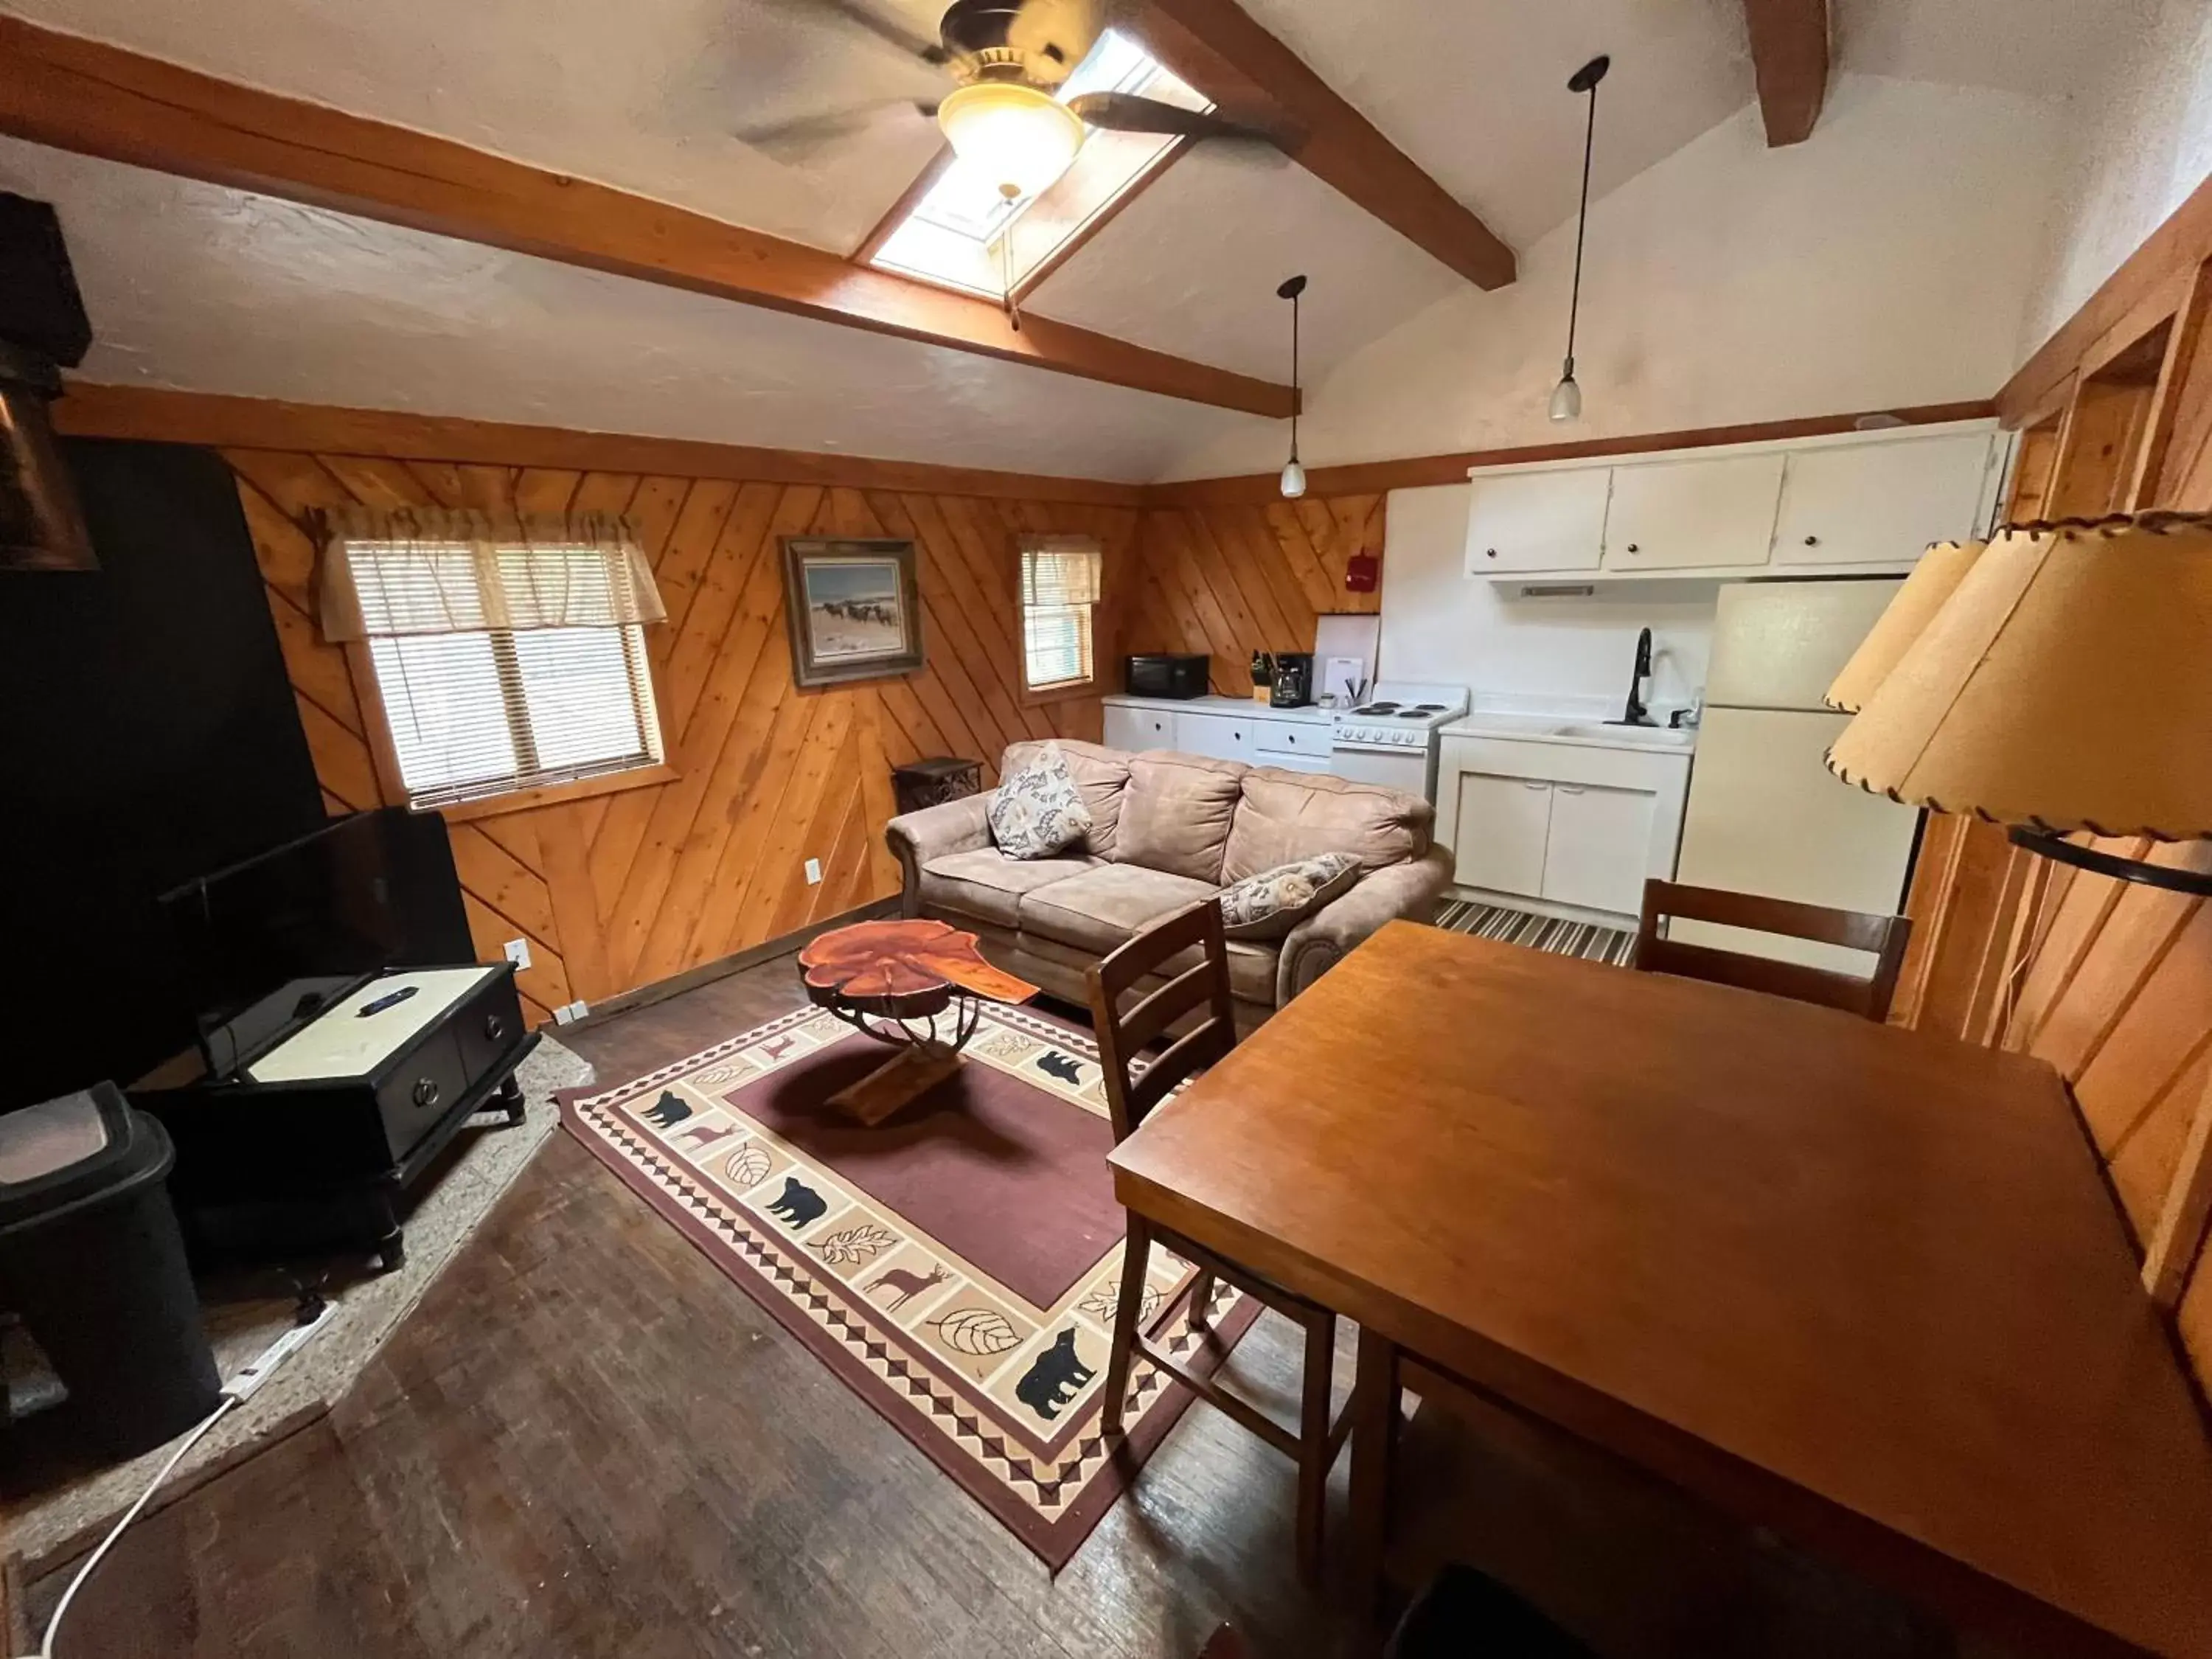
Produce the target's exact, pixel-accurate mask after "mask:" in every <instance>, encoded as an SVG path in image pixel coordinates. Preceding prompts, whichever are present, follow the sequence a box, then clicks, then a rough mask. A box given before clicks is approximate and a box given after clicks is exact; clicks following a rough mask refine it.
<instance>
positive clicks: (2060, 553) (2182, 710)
mask: <svg viewBox="0 0 2212 1659" xmlns="http://www.w3.org/2000/svg"><path fill="white" fill-rule="evenodd" d="M2208 732H2212V518H2208V517H2207V516H2206V515H2203V514H2196V513H2141V514H2137V515H2136V516H2134V517H2132V518H2117V519H2108V520H2100V521H2097V522H2094V523H2089V522H2084V521H2081V520H2074V521H2069V522H2065V523H2061V524H2057V525H2033V526H2027V527H2026V528H2024V529H2008V530H2006V531H2005V532H2002V534H2000V535H1998V536H1997V537H1996V538H1993V539H1992V540H1991V541H1990V544H1989V545H1988V547H1987V549H1986V550H1984V552H1983V554H1982V555H1981V556H1980V557H1979V558H1978V559H1977V560H1976V561H1975V562H1973V564H1972V568H1969V569H1968V570H1967V572H1966V575H1965V577H1964V578H1963V579H1962V580H1960V583H1959V585H1958V586H1957V588H1956V589H1955V591H1954V592H1953V593H1952V595H1951V597H1950V599H1948V601H1947V602H1946V603H1945V604H1944V605H1943V606H1942V609H1941V610H1939V611H1937V612H1936V616H1935V617H1934V618H1933V619H1932V620H1931V621H1929V623H1928V625H1927V627H1926V628H1925V629H1923V630H1922V632H1921V633H1920V635H1919V637H1918V638H1917V639H1915V640H1914V641H1913V642H1912V644H1911V646H1910V647H1908V648H1907V649H1906V650H1905V653H1904V654H1903V656H1902V657H1900V658H1899V660H1898V663H1897V665H1896V667H1895V668H1893V669H1892V670H1891V671H1890V672H1889V674H1888V675H1887V677H1886V678H1884V679H1883V680H1882V682H1881V685H1880V686H1879V687H1878V688H1877V689H1876V690H1875V692H1874V694H1873V696H1870V697H1869V698H1868V700H1867V703H1866V707H1865V708H1863V709H1862V710H1861V711H1860V713H1859V715H1858V717H1857V719H1856V720H1853V721H1852V722H1851V723H1850V726H1847V727H1845V728H1844V732H1843V735H1842V736H1841V737H1839V738H1837V740H1836V744H1835V746H1834V748H1833V749H1832V750H1830V751H1829V755H1828V769H1829V770H1830V771H1832V772H1833V773H1835V774H1836V775H1837V776H1838V777H1840V778H1842V779H1843V780H1844V781H1845V782H1847V783H1855V784H1857V785H1859V786H1860V787H1863V788H1866V789H1870V790H1873V791H1875V792H1876V793H1881V794H1885V795H1887V796H1889V797H1891V798H1892V799H1896V800H1901V801H1905V802H1906V803H1909V804H1911V805H1925V806H1932V807H1934V808H1936V810H1937V811H1946V812H1972V813H1976V814H1978V816H1980V817H1985V818H1990V819H1992V820H1995V821H1996V822H1997V823H2007V824H2015V825H2025V826H2029V827H2032V828H2033V829H2038V830H2051V831H2057V832H2059V833H2071V832H2073V831H2075V830H2081V829H2087V830H2089V831H2091V832H2093V833H2094V834H2096V835H2100V836H2126V835H2148V836H2157V837H2160V838H2161V839H2164V840H2168V841H2183V840H2189V839H2191V838H2194V837H2197V836H2206V835H2212V764H2208V763H2207V762H2208V758H2212V756H2208V751H2207V745H2206V734H2207V733H2208Z"/></svg>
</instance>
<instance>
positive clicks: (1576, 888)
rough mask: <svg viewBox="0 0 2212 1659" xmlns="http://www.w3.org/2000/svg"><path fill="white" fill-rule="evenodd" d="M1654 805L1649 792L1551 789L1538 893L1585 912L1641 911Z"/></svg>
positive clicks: (1593, 786) (1590, 786)
mask: <svg viewBox="0 0 2212 1659" xmlns="http://www.w3.org/2000/svg"><path fill="white" fill-rule="evenodd" d="M1658 806H1659V797H1658V796H1657V795H1656V793H1653V792H1652V791H1650V790H1649V789H1614V788H1608V787H1607V786H1605V785H1603V784H1598V783H1555V784H1553V786H1552V820H1551V826H1550V829H1549V830H1548V831H1547V834H1546V836H1545V839H1544V884H1543V885H1542V886H1541V888H1539V889H1538V891H1539V892H1540V893H1541V895H1542V896H1544V897H1545V898H1547V899H1551V900H1553V902H1557V903H1559V904H1572V905H1577V906H1579V907H1581V908H1583V909H1586V910H1612V911H1615V912H1620V913H1624V914H1626V913H1633V912H1636V911H1638V910H1641V909H1642V908H1643V907H1644V875H1645V870H1644V852H1645V849H1646V848H1648V847H1649V846H1650V842H1651V820H1652V817H1653V815H1654V814H1655V813H1656V811H1658Z"/></svg>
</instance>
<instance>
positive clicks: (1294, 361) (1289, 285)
mask: <svg viewBox="0 0 2212 1659" xmlns="http://www.w3.org/2000/svg"><path fill="white" fill-rule="evenodd" d="M1305 291H1306V279H1305V278H1304V276H1293V277H1291V279H1290V280H1289V281H1288V282H1286V283H1284V284H1283V285H1282V286H1281V287H1280V288H1279V289H1276V290H1275V297H1276V298H1277V299H1279V300H1288V301H1290V302H1291V459H1289V460H1287V461H1285V462H1284V463H1283V494H1284V495H1285V496H1286V497H1288V498H1289V499H1290V500H1291V501H1296V500H1297V498H1298V497H1299V496H1301V495H1304V494H1305V493H1306V470H1305V468H1304V466H1303V465H1300V464H1299V461H1298V404H1299V403H1300V401H1301V398H1300V395H1299V392H1298V295H1301V294H1304V292H1305Z"/></svg>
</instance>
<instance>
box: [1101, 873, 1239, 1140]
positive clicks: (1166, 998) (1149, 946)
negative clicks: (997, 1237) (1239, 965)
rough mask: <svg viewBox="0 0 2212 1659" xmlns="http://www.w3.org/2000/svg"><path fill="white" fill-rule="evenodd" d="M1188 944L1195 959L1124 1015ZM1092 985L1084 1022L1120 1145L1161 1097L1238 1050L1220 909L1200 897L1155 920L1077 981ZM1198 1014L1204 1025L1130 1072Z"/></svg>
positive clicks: (1195, 1028)
mask: <svg viewBox="0 0 2212 1659" xmlns="http://www.w3.org/2000/svg"><path fill="white" fill-rule="evenodd" d="M1193 945H1196V946H1198V947H1199V959H1198V961H1197V962H1196V963H1193V964H1192V965H1191V966H1190V967H1188V968H1186V969H1183V970H1182V972H1181V973H1178V974H1176V975H1174V976H1173V977H1172V978H1170V980H1169V981H1168V982H1167V983H1166V984H1164V985H1163V986H1161V987H1159V988H1158V990H1155V991H1153V992H1152V993H1151V994H1149V995H1147V996H1145V997H1142V998H1140V999H1139V1000H1138V1001H1137V1003H1136V1004H1135V1006H1133V1007H1132V1008H1131V1009H1130V1010H1129V1012H1127V1013H1126V1014H1124V1013H1123V1012H1121V998H1122V997H1123V996H1124V995H1125V994H1127V992H1128V991H1129V990H1130V989H1131V988H1132V987H1135V986H1136V985H1137V984H1139V982H1140V981H1143V980H1145V979H1146V978H1148V977H1150V976H1152V975H1155V974H1158V973H1160V972H1162V971H1163V970H1164V966H1165V964H1166V963H1169V962H1170V961H1171V960H1172V959H1173V958H1175V957H1177V956H1180V955H1181V954H1182V952H1184V951H1188V950H1189V949H1190V948H1191V947H1192V946H1193ZM1084 977H1085V980H1086V981H1089V984H1090V987H1091V1024H1092V1026H1093V1027H1094V1028H1095V1030H1096V1031H1097V1036H1098V1059H1099V1063H1100V1064H1101V1065H1102V1066H1103V1067H1104V1069H1105V1073H1106V1107H1107V1110H1108V1112H1109V1114H1110V1115H1111V1116H1112V1117H1113V1120H1114V1140H1115V1145H1117V1146H1118V1145H1120V1144H1121V1141H1123V1140H1124V1139H1127V1137H1128V1135H1129V1133H1130V1132H1131V1131H1132V1130H1133V1129H1135V1128H1136V1127H1137V1126H1138V1125H1139V1123H1142V1122H1143V1121H1145V1119H1146V1116H1147V1115H1149V1114H1150V1113H1151V1111H1152V1108H1153V1107H1155V1106H1157V1105H1158V1104H1159V1103H1160V1100H1161V1097H1164V1095H1165V1094H1166V1093H1167V1092H1168V1091H1169V1090H1170V1089H1172V1088H1174V1087H1175V1086H1176V1085H1177V1084H1178V1083H1181V1082H1182V1080H1183V1079H1185V1078H1187V1077H1188V1076H1189V1075H1190V1074H1191V1073H1194V1072H1195V1071H1198V1070H1199V1069H1200V1067H1202V1066H1211V1065H1212V1064H1213V1062H1214V1061H1216V1060H1219V1059H1220V1058H1221V1057H1222V1056H1223V1055H1224V1054H1227V1053H1228V1052H1229V1051H1230V1049H1231V1048H1234V1047H1235V1046H1236V1044H1237V1017H1236V1014H1235V1012H1234V1010H1233V1006H1232V1005H1231V1001H1230V996H1229V944H1228V941H1227V939H1225V938H1224V937H1223V936H1222V932H1221V906H1220V904H1219V903H1218V902H1217V901H1215V900H1213V899H1210V898H1209V899H1200V901H1199V902H1197V903H1195V904H1194V905H1191V906H1189V907H1188V908H1186V909H1182V910H1178V911H1176V914H1175V915H1171V916H1170V917H1168V918H1167V920H1166V921H1161V922H1157V923H1155V924H1154V925H1153V926H1152V927H1148V928H1146V930H1145V931H1144V932H1143V933H1139V934H1138V935H1137V936H1136V937H1135V938H1134V939H1131V940H1130V941H1129V942H1128V943H1127V945H1122V946H1121V948H1120V949H1119V950H1117V951H1114V952H1113V953H1112V954H1111V955H1109V956H1108V957H1106V958H1105V959H1104V960H1103V961H1102V962H1100V963H1097V966H1095V967H1093V968H1092V969H1091V970H1090V971H1089V972H1088V973H1087V974H1085V975H1084ZM1200 1008H1204V1009H1206V1011H1207V1012H1206V1018H1205V1020H1204V1021H1203V1022H1202V1023H1201V1024H1197V1025H1194V1026H1193V1027H1192V1028H1191V1029H1190V1030H1188V1031H1186V1032H1184V1033H1183V1034H1182V1036H1179V1037H1177V1038H1176V1040H1175V1041H1174V1042H1171V1043H1170V1044H1169V1045H1168V1047H1167V1048H1166V1049H1165V1050H1164V1052H1163V1053H1161V1054H1159V1055H1158V1057H1157V1058H1155V1059H1154V1060H1153V1061H1152V1064H1151V1065H1150V1066H1146V1068H1145V1073H1144V1075H1143V1076H1141V1077H1136V1076H1133V1075H1132V1074H1131V1066H1130V1062H1131V1061H1133V1060H1135V1059H1136V1058H1137V1056H1138V1054H1140V1053H1141V1052H1142V1051H1143V1049H1144V1047H1145V1045H1146V1043H1148V1042H1151V1041H1152V1039H1153V1038H1154V1037H1157V1036H1160V1035H1161V1034H1162V1033H1163V1032H1164V1031H1165V1030H1167V1029H1168V1028H1169V1027H1170V1026H1171V1025H1173V1024H1175V1023H1176V1021H1177V1020H1180V1019H1182V1018H1183V1017H1184V1016H1186V1015H1188V1014H1190V1013H1194V1012H1196V1011H1197V1010H1199V1009H1200Z"/></svg>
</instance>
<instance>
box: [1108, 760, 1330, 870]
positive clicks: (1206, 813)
mask: <svg viewBox="0 0 2212 1659" xmlns="http://www.w3.org/2000/svg"><path fill="white" fill-rule="evenodd" d="M1250 770H1251V768H1250V767H1249V766H1246V765H1245V764H1243V763H1242V762H1241V761H1225V760H1207V759H1206V758H1205V757H1202V756H1199V755H1178V754H1173V753H1169V754H1147V755H1135V756H1132V757H1130V760H1129V787H1128V790H1127V793H1125V794H1123V795H1122V797H1121V824H1120V827H1119V830H1118V832H1117V834H1116V836H1115V842H1114V859H1115V862H1116V863H1118V864H1140V865H1143V866H1146V868H1147V869H1152V870H1164V871H1166V872H1168V873H1169V874H1170V875H1176V876H1185V877H1188V878H1189V879H1191V880H1193V881H1202V882H1204V883H1205V884H1206V885H1207V886H1208V887H1209V888H1212V887H1218V886H1219V885H1220V884H1221V857H1222V854H1223V852H1224V851H1225V849H1226V848H1227V847H1228V845H1229V835H1230V826H1231V819H1232V818H1233V817H1234V816H1235V814H1236V811H1237V801H1238V799H1240V797H1241V793H1242V791H1243V782H1244V775H1245V774H1246V773H1248V772H1249V771H1250ZM1318 850H1320V849H1318V848H1316V851H1318ZM1285 861H1286V860H1284V859H1272V860H1268V862H1269V863H1272V864H1281V863H1284V862H1285ZM1254 868H1255V869H1261V870H1264V869H1266V868H1267V865H1265V864H1262V865H1256V866H1254ZM1245 873H1246V874H1247V875H1249V874H1250V873H1251V872H1250V871H1247V872H1245Z"/></svg>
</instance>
